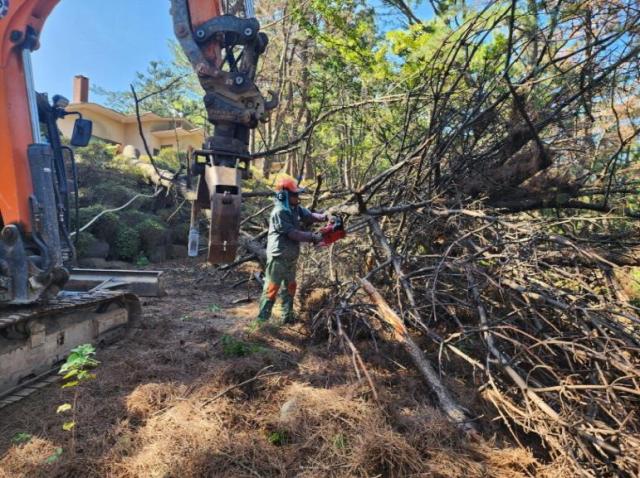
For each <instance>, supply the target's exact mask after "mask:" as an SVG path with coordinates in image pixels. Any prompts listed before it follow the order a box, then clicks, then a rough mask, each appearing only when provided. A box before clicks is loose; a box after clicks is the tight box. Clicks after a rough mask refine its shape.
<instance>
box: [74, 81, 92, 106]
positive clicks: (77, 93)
mask: <svg viewBox="0 0 640 478" xmlns="http://www.w3.org/2000/svg"><path fill="white" fill-rule="evenodd" d="M73 102H74V103H88V102H89V78H87V77H86V76H82V75H77V76H75V77H74V78H73Z"/></svg>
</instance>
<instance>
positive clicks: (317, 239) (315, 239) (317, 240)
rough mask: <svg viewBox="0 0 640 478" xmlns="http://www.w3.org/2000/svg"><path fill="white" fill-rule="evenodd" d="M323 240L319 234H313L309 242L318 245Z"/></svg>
mask: <svg viewBox="0 0 640 478" xmlns="http://www.w3.org/2000/svg"><path fill="white" fill-rule="evenodd" d="M322 239H323V235H322V234H321V233H319V232H314V233H312V235H311V240H312V242H313V243H314V244H319V243H320V242H322Z"/></svg>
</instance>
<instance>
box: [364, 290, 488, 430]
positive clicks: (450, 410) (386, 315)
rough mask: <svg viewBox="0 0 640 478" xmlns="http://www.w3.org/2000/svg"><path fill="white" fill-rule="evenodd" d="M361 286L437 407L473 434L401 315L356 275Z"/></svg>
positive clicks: (452, 420) (471, 424)
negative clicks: (436, 403)
mask: <svg viewBox="0 0 640 478" xmlns="http://www.w3.org/2000/svg"><path fill="white" fill-rule="evenodd" d="M360 283H361V284H362V287H363V288H364V290H365V291H366V292H367V294H369V297H371V300H372V301H373V303H374V304H375V305H376V306H377V308H378V312H379V317H380V319H381V320H382V321H383V322H384V323H385V324H386V325H388V326H389V327H391V329H393V332H394V339H395V340H396V341H397V342H398V343H399V344H400V345H402V346H403V347H404V349H405V350H406V351H407V353H408V354H409V355H410V356H411V359H412V360H413V362H414V364H415V365H416V367H417V368H418V370H419V371H420V373H421V374H422V376H423V377H424V379H425V380H426V382H427V384H428V385H429V388H431V390H432V391H433V392H434V393H435V394H436V396H437V397H438V403H439V405H440V408H441V409H442V411H444V413H445V414H446V415H447V417H448V418H449V420H450V421H451V422H453V423H454V424H455V425H456V426H457V427H458V428H460V429H461V430H462V431H464V432H466V433H471V434H476V433H477V430H476V428H475V426H474V425H473V423H472V422H471V421H470V420H469V418H468V417H467V414H466V412H465V410H464V409H463V408H462V407H461V406H460V405H459V404H458V403H456V401H455V400H454V399H453V398H452V397H451V394H450V393H449V390H448V389H447V388H446V387H445V386H444V384H443V383H442V381H441V380H440V377H438V374H437V373H436V371H435V369H434V367H433V365H432V364H431V362H430V361H429V359H428V358H427V357H426V356H425V355H424V353H423V352H422V350H421V349H420V347H419V346H418V344H416V342H415V341H414V340H413V338H412V337H411V335H410V334H409V330H408V329H407V327H406V326H405V325H404V322H403V321H402V319H401V318H400V317H399V316H398V314H396V312H395V311H394V310H393V309H392V308H391V306H389V304H388V303H387V302H386V301H385V300H384V298H383V297H382V295H380V292H378V291H377V290H376V288H375V287H374V286H373V284H371V282H369V281H368V280H366V279H360Z"/></svg>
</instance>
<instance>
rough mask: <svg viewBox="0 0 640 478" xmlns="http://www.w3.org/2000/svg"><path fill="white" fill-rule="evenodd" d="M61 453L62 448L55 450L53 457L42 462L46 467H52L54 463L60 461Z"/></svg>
mask: <svg viewBox="0 0 640 478" xmlns="http://www.w3.org/2000/svg"><path fill="white" fill-rule="evenodd" d="M63 452H64V450H63V449H62V448H56V451H55V452H54V453H53V455H51V456H50V457H49V458H47V459H46V460H45V461H44V462H45V463H46V464H47V465H53V464H54V463H55V462H56V461H58V460H59V459H60V457H62V453H63Z"/></svg>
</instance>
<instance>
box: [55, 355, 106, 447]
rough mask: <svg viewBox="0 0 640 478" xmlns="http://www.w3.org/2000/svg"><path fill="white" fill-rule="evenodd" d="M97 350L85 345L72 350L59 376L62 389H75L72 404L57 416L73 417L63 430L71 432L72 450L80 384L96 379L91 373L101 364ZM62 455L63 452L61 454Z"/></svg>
mask: <svg viewBox="0 0 640 478" xmlns="http://www.w3.org/2000/svg"><path fill="white" fill-rule="evenodd" d="M95 354H96V349H95V348H94V347H93V345H90V344H85V345H80V346H79V347H76V348H74V349H73V350H71V353H70V354H69V357H67V360H66V362H65V363H64V364H63V365H62V367H60V370H59V371H58V374H59V375H62V382H63V383H62V388H63V389H73V400H72V403H63V404H62V405H60V406H59V407H58V409H57V410H56V413H57V414H61V415H69V414H70V415H71V418H70V420H66V421H65V422H64V423H63V425H62V429H63V430H64V431H67V432H71V449H72V450H75V441H76V414H77V409H78V407H77V405H78V394H79V386H80V384H82V383H84V382H87V381H89V380H93V379H95V378H96V376H95V374H93V373H92V372H91V371H92V370H93V369H95V368H96V367H97V366H98V365H99V364H100V362H98V361H97V360H96V359H95V358H94V357H95ZM61 453H62V452H61Z"/></svg>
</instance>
